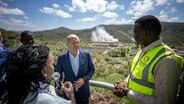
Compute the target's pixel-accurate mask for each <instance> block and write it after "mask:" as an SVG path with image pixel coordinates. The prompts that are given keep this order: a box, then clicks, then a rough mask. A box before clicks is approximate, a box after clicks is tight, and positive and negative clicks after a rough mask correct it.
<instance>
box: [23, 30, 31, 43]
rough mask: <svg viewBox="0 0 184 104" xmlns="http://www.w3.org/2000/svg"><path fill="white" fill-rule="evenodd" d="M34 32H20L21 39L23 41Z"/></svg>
mask: <svg viewBox="0 0 184 104" xmlns="http://www.w3.org/2000/svg"><path fill="white" fill-rule="evenodd" d="M30 33H31V34H32V32H31V31H23V32H21V34H20V40H21V41H22V40H23V39H24V38H25V37H27V36H28V35H29V34H30Z"/></svg>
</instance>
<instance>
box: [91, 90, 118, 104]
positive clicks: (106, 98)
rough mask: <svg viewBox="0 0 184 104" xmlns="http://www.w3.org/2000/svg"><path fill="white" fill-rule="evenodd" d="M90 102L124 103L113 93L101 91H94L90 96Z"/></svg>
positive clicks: (95, 103)
mask: <svg viewBox="0 0 184 104" xmlns="http://www.w3.org/2000/svg"><path fill="white" fill-rule="evenodd" d="M90 104H122V103H121V102H120V101H117V99H115V97H114V96H112V95H102V94H101V93H99V92H92V94H91V96H90Z"/></svg>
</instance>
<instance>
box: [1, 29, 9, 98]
mask: <svg viewBox="0 0 184 104" xmlns="http://www.w3.org/2000/svg"><path fill="white" fill-rule="evenodd" d="M2 40H3V36H2V34H1V31H0V98H1V96H2V95H3V94H4V91H5V90H4V89H5V88H6V86H5V83H4V79H3V76H4V73H5V71H4V67H5V64H6V62H7V60H8V57H9V53H8V52H7V51H6V50H5V46H4V45H3V43H2Z"/></svg>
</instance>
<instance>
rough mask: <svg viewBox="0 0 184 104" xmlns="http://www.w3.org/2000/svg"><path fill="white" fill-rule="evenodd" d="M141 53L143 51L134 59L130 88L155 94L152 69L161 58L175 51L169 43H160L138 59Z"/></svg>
mask: <svg viewBox="0 0 184 104" xmlns="http://www.w3.org/2000/svg"><path fill="white" fill-rule="evenodd" d="M140 53H141V51H140V52H138V53H137V55H136V56H135V58H134V60H133V63H132V69H131V74H130V79H129V82H128V88H130V89H132V90H135V91H137V92H140V93H143V94H146V95H154V94H155V90H154V76H153V74H152V70H153V68H154V66H155V64H156V63H157V62H158V60H159V59H161V58H162V57H165V56H168V55H170V54H173V51H172V50H171V49H170V48H169V47H168V46H167V45H160V46H157V47H155V48H153V49H151V50H149V51H148V52H147V53H145V54H144V56H142V57H141V58H140V60H139V61H138V58H139V57H140Z"/></svg>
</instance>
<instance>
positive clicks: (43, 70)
mask: <svg viewBox="0 0 184 104" xmlns="http://www.w3.org/2000/svg"><path fill="white" fill-rule="evenodd" d="M45 70H46V67H45V66H44V67H43V69H42V71H41V72H42V74H43V75H44V74H46V72H45Z"/></svg>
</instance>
